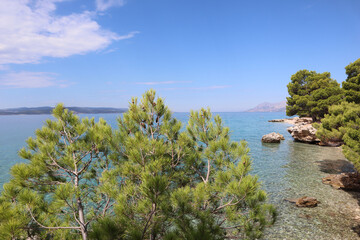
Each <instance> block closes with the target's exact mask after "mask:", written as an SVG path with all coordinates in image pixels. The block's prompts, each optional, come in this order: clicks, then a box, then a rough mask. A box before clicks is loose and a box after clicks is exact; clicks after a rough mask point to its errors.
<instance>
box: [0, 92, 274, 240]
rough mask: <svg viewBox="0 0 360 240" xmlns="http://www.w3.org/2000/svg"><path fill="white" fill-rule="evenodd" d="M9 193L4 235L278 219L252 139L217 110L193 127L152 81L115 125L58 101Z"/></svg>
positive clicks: (196, 229)
mask: <svg viewBox="0 0 360 240" xmlns="http://www.w3.org/2000/svg"><path fill="white" fill-rule="evenodd" d="M54 117H55V118H56V120H55V121H52V120H48V121H47V122H46V124H45V126H44V127H43V128H42V129H39V130H37V131H36V137H35V138H29V139H28V141H27V148H24V149H22V150H21V151H20V152H19V154H20V156H21V157H22V158H24V159H25V160H26V161H27V162H26V163H22V164H17V165H15V166H14V167H13V168H12V169H11V175H12V177H11V180H10V182H9V183H7V184H5V185H4V190H3V191H2V194H1V197H0V237H1V238H4V239H9V238H10V239H25V238H28V237H30V238H35V239H109V240H110V239H194V240H195V239H225V238H234V237H235V238H251V239H255V238H259V237H260V236H261V234H262V231H263V229H264V227H265V226H267V225H269V224H272V223H273V221H274V220H275V210H274V208H273V206H271V205H268V204H266V194H265V192H264V191H263V190H261V188H260V187H261V186H260V183H259V181H258V178H257V177H256V176H251V175H250V174H249V172H250V170H251V160H250V157H249V155H248V152H249V149H248V148H247V146H246V142H244V141H242V142H233V141H231V140H230V133H229V132H230V131H229V129H228V128H226V127H224V126H223V123H222V121H221V118H220V117H219V116H215V117H214V118H213V117H212V115H211V113H210V111H209V110H205V109H201V110H200V111H199V112H191V114H190V118H189V122H188V124H187V126H186V128H183V125H182V123H181V122H180V121H178V120H177V119H175V118H173V117H172V114H171V112H170V110H169V109H168V108H167V107H166V106H165V104H164V102H163V100H162V99H161V98H157V97H156V94H155V91H153V90H151V91H148V92H146V93H145V94H144V95H143V98H142V99H141V101H140V102H138V100H137V99H136V98H134V99H133V100H132V102H131V103H130V106H129V111H128V112H127V113H125V114H124V115H123V116H122V117H121V118H119V119H118V125H119V128H118V129H116V130H113V129H111V127H110V126H109V125H107V124H106V122H105V121H104V120H102V119H100V120H99V122H97V123H95V121H94V119H91V120H89V119H87V118H85V119H82V120H80V119H79V117H77V116H76V115H74V114H73V113H72V112H70V111H68V110H66V109H64V107H63V106H62V105H58V106H57V107H56V108H55V110H54Z"/></svg>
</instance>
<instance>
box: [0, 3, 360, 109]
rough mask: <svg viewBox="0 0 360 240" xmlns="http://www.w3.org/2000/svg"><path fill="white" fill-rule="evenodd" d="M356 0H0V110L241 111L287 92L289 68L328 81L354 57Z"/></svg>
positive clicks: (359, 49) (358, 50)
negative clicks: (136, 105)
mask: <svg viewBox="0 0 360 240" xmlns="http://www.w3.org/2000/svg"><path fill="white" fill-rule="evenodd" d="M359 43H360V1H357V0H353V1H351V0H343V1H337V0H318V1H316V0H311V1H310V0H309V1H305V0H304V1H286V0H278V1H277V0H272V1H269V0H264V1H256V0H255V1H240V0H196V1H194V0H125V1H123V0H33V1H30V0H0V108H10V107H20V106H53V105H55V104H56V103H58V102H63V103H65V105H67V106H94V107H96V106H107V107H127V105H128V102H129V100H130V99H131V97H132V96H140V95H141V94H142V93H143V92H144V91H145V90H147V89H150V88H153V89H155V90H156V91H157V93H158V94H159V95H160V96H161V97H163V98H165V100H166V103H167V104H168V105H169V107H170V108H171V109H172V110H173V111H189V110H190V109H199V108H201V107H210V108H211V109H212V110H213V111H241V110H246V109H248V108H251V107H253V106H255V105H257V104H259V103H262V102H279V101H283V100H285V97H286V96H287V88H286V85H287V84H288V82H289V81H290V76H291V75H292V74H294V73H295V72H296V71H298V70H300V69H309V70H315V71H318V72H324V71H329V72H331V74H332V77H333V78H334V79H336V80H337V81H338V82H339V83H341V82H342V81H343V80H345V78H346V75H345V70H344V67H345V66H346V65H347V64H349V63H350V62H353V61H355V60H356V59H358V58H360V45H359Z"/></svg>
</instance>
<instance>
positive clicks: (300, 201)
mask: <svg viewBox="0 0 360 240" xmlns="http://www.w3.org/2000/svg"><path fill="white" fill-rule="evenodd" d="M285 200H286V201H289V202H291V203H295V205H296V206H298V207H309V208H313V207H316V206H317V205H318V203H320V202H319V201H318V200H317V199H316V198H314V197H307V196H305V197H301V198H297V199H285Z"/></svg>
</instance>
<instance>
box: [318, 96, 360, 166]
mask: <svg viewBox="0 0 360 240" xmlns="http://www.w3.org/2000/svg"><path fill="white" fill-rule="evenodd" d="M316 135H317V137H318V138H319V139H320V140H322V141H324V142H331V141H333V142H337V141H343V142H344V144H345V145H344V146H343V149H344V155H345V157H346V158H347V159H348V160H350V161H351V162H352V163H353V164H354V166H355V168H356V169H357V171H359V170H360V105H359V104H355V103H348V102H342V103H341V104H340V105H334V106H331V107H330V108H329V114H327V115H325V118H323V119H322V120H321V125H320V127H319V129H318V131H317V133H316Z"/></svg>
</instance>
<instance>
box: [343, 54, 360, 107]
mask: <svg viewBox="0 0 360 240" xmlns="http://www.w3.org/2000/svg"><path fill="white" fill-rule="evenodd" d="M345 70H346V74H347V78H346V80H345V81H344V82H343V83H342V86H343V89H344V90H345V91H344V92H345V97H346V101H348V102H354V103H357V104H360V58H359V59H358V60H356V61H355V62H353V63H350V64H349V65H347V66H346V67H345Z"/></svg>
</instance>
